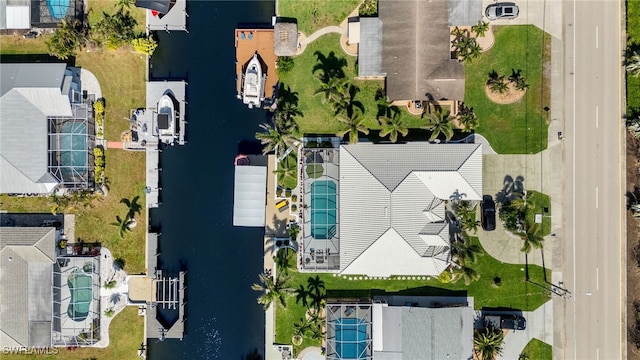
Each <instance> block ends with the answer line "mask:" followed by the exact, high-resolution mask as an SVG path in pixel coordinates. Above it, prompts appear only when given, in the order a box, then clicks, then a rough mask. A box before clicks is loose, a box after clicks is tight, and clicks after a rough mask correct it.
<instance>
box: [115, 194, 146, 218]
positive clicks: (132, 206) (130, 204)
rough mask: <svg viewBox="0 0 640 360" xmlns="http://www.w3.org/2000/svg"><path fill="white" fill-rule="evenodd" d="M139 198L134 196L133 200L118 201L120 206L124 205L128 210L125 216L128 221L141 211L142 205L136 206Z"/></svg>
mask: <svg viewBox="0 0 640 360" xmlns="http://www.w3.org/2000/svg"><path fill="white" fill-rule="evenodd" d="M139 199H140V196H138V195H136V196H135V197H134V198H133V199H131V200H129V199H127V198H122V199H120V204H125V205H126V206H127V208H128V209H129V212H128V213H127V216H128V217H129V219H134V218H135V217H136V214H138V215H140V211H141V210H142V205H141V204H138V200H139Z"/></svg>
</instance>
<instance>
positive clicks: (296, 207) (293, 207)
mask: <svg viewBox="0 0 640 360" xmlns="http://www.w3.org/2000/svg"><path fill="white" fill-rule="evenodd" d="M296 211H298V206H296V204H292V205H291V212H296Z"/></svg>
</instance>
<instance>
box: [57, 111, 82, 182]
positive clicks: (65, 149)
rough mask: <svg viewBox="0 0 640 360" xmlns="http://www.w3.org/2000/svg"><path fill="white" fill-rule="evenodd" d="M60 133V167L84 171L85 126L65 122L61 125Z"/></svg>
mask: <svg viewBox="0 0 640 360" xmlns="http://www.w3.org/2000/svg"><path fill="white" fill-rule="evenodd" d="M60 133H61V134H60V148H59V150H60V165H62V166H71V167H74V168H75V170H76V171H80V172H83V171H86V166H87V125H85V124H83V123H79V122H77V123H76V122H67V123H65V124H63V125H62V127H61V131H60Z"/></svg>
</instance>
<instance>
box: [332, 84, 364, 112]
mask: <svg viewBox="0 0 640 360" xmlns="http://www.w3.org/2000/svg"><path fill="white" fill-rule="evenodd" d="M344 90H345V91H344V93H342V97H341V98H339V99H338V100H337V101H336V102H334V107H335V110H336V112H335V114H336V115H337V114H340V113H343V112H344V113H346V114H347V117H350V116H352V115H353V113H354V111H355V109H358V110H360V112H361V113H364V105H362V103H361V102H360V101H358V100H356V95H358V93H359V92H360V88H359V87H357V86H355V85H353V84H348V85H345V89H344Z"/></svg>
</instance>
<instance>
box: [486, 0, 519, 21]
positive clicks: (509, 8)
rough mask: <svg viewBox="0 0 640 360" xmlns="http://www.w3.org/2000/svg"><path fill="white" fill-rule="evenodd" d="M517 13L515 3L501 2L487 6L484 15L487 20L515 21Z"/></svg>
mask: <svg viewBox="0 0 640 360" xmlns="http://www.w3.org/2000/svg"><path fill="white" fill-rule="evenodd" d="M519 11H520V10H519V9H518V5H516V4H515V3H508V2H503V3H495V4H491V5H489V6H487V8H486V9H485V11H484V14H485V16H486V17H487V19H489V20H499V19H515V18H517V17H518V13H519Z"/></svg>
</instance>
